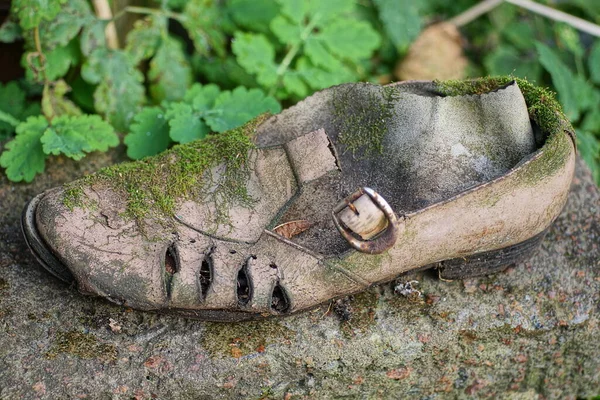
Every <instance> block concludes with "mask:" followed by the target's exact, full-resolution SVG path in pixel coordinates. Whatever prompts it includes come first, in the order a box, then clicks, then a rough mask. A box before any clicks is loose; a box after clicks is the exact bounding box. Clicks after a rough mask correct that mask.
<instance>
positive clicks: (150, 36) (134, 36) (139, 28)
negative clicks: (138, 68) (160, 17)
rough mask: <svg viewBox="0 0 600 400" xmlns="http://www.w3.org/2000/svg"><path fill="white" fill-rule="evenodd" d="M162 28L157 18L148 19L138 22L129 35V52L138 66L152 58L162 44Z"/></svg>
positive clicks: (127, 47) (126, 48)
mask: <svg viewBox="0 0 600 400" xmlns="http://www.w3.org/2000/svg"><path fill="white" fill-rule="evenodd" d="M160 37H161V34H160V28H159V27H158V24H157V21H156V18H153V17H147V18H145V19H142V20H138V21H136V22H135V24H134V25H133V29H132V30H131V31H129V33H128V34H127V45H126V46H125V51H127V52H128V53H129V54H130V55H131V57H132V58H133V60H134V62H135V63H136V64H138V63H139V62H140V61H142V60H147V59H149V58H151V57H152V56H153V55H154V53H156V49H157V48H158V45H159V44H160Z"/></svg>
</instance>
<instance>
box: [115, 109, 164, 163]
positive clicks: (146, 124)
mask: <svg viewBox="0 0 600 400" xmlns="http://www.w3.org/2000/svg"><path fill="white" fill-rule="evenodd" d="M130 131H131V132H130V133H129V134H127V136H125V140H124V142H125V144H126V145H127V155H128V156H129V158H132V159H134V160H139V159H140V158H144V157H147V156H152V155H154V154H158V153H160V152H161V151H164V150H166V149H167V148H168V147H169V145H170V144H171V139H170V138H169V124H168V123H167V119H166V118H165V115H164V111H163V109H162V108H160V107H146V108H143V109H142V111H140V112H139V113H137V114H136V115H135V117H134V118H133V123H132V124H131V128H130Z"/></svg>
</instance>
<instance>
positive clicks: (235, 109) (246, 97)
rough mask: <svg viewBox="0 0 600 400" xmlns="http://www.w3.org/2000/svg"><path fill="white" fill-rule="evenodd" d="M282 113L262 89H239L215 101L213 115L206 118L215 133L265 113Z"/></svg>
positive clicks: (220, 96)
mask: <svg viewBox="0 0 600 400" xmlns="http://www.w3.org/2000/svg"><path fill="white" fill-rule="evenodd" d="M279 111H281V106H280V105H279V103H278V102H277V100H275V99H274V98H272V97H270V96H265V94H264V93H263V91H262V90H260V89H250V90H248V89H246V88H245V87H238V88H236V89H234V90H233V91H231V92H230V91H226V92H222V93H221V94H220V95H219V97H217V99H216V100H215V105H214V108H213V110H211V113H209V114H207V115H206V116H205V120H206V122H207V123H208V125H209V126H210V127H211V128H212V130H213V131H215V132H224V131H226V130H229V129H233V128H236V127H238V126H240V125H242V124H244V123H246V122H248V121H250V120H251V119H252V118H254V117H256V116H258V115H260V114H262V113H265V112H271V113H273V114H275V113H278V112H279Z"/></svg>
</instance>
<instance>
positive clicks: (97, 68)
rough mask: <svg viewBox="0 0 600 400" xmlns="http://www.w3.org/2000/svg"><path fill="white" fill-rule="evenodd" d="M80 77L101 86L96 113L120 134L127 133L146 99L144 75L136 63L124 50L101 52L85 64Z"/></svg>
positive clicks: (99, 87) (97, 97) (103, 50)
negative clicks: (120, 132) (121, 132)
mask: <svg viewBox="0 0 600 400" xmlns="http://www.w3.org/2000/svg"><path fill="white" fill-rule="evenodd" d="M81 76H82V77H83V79H85V80H86V81H87V82H89V83H92V84H98V87H97V88H96V91H95V92H94V105H95V107H96V111H97V112H99V113H101V114H103V115H105V116H106V118H107V119H108V121H109V122H110V123H111V124H112V125H113V126H114V127H115V129H116V130H117V131H126V130H127V127H128V126H129V123H130V122H131V119H132V118H133V115H135V113H136V112H137V110H138V108H139V107H140V106H141V105H142V104H143V103H144V100H145V96H144V86H143V85H142V82H143V81H144V76H143V75H142V74H141V73H140V71H138V70H137V69H136V68H135V64H134V62H133V60H132V59H131V58H130V57H129V56H128V54H127V53H125V52H124V51H123V50H107V49H98V50H96V51H94V52H93V53H92V54H91V55H90V57H89V58H88V59H87V61H86V62H85V63H84V64H83V67H82V70H81Z"/></svg>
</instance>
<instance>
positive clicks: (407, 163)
mask: <svg viewBox="0 0 600 400" xmlns="http://www.w3.org/2000/svg"><path fill="white" fill-rule="evenodd" d="M503 83H505V84H504V85H497V86H496V87H494V88H493V89H494V90H485V91H484V92H483V93H481V94H468V95H446V94H445V93H444V90H443V89H444V88H446V89H448V88H447V87H444V86H443V85H441V84H437V83H431V82H422V83H404V84H398V85H392V86H383V87H382V86H377V85H370V84H346V85H341V86H338V87H334V88H330V89H326V90H323V91H321V92H318V93H316V94H315V95H313V96H311V97H310V98H308V99H306V100H304V101H302V102H301V103H299V104H298V105H296V106H294V107H292V108H290V109H287V110H284V111H283V112H282V113H281V114H279V115H275V116H272V117H271V118H269V119H267V120H266V121H260V123H259V124H258V126H256V125H249V126H250V128H246V133H248V132H249V133H248V135H247V137H250V138H251V140H252V142H253V144H254V146H252V148H244V147H239V146H238V147H239V148H238V147H234V148H232V149H234V150H236V151H231V150H232V149H230V148H227V147H223V148H221V147H220V149H221V150H222V151H223V157H224V160H225V161H224V162H222V163H221V162H218V161H219V160H216V161H215V162H213V163H212V164H207V165H206V168H205V169H204V170H202V171H201V172H202V173H201V176H199V177H194V179H196V180H195V181H194V182H195V185H192V186H190V187H188V190H187V191H185V192H183V193H175V194H174V197H173V198H170V197H168V196H165V193H162V192H161V189H162V190H163V191H165V190H168V189H169V188H170V187H172V186H171V182H173V181H177V180H179V179H185V173H186V171H193V172H196V173H197V172H198V171H199V170H194V169H193V168H192V169H182V170H181V171H183V172H178V173H176V174H174V173H171V172H169V171H171V170H174V169H172V168H171V167H169V165H170V164H173V165H175V164H176V163H181V162H182V161H181V159H180V158H181V157H182V154H186V153H185V152H182V151H174V152H171V153H169V152H167V153H165V154H164V155H161V156H158V157H156V158H154V159H152V158H151V159H146V160H143V161H141V162H137V163H132V164H128V165H130V166H128V167H127V168H126V169H124V170H121V171H127V174H130V175H128V176H135V177H136V178H137V180H136V182H138V183H137V185H139V186H134V183H133V181H127V180H123V179H121V180H118V179H117V181H119V182H120V183H119V184H114V182H113V181H111V179H109V177H114V176H117V175H118V174H119V172H115V171H119V170H118V169H113V170H111V169H109V170H108V172H106V171H105V172H103V173H100V174H98V175H97V177H98V178H94V177H92V178H89V177H88V178H84V179H83V180H82V181H80V182H79V183H76V184H75V186H73V184H71V185H70V186H69V188H71V190H72V188H73V187H76V188H77V196H78V199H77V200H78V201H77V203H76V205H75V206H74V207H73V205H72V204H70V203H69V202H67V201H65V199H70V200H72V199H71V198H70V197H69V196H70V195H71V194H72V191H69V188H67V189H60V188H59V189H55V190H52V191H50V192H48V193H47V194H46V195H45V196H44V197H43V198H42V199H41V201H40V202H39V204H38V205H37V211H36V225H37V230H38V231H39V234H40V236H41V237H42V238H43V240H44V241H45V243H46V244H47V245H48V247H49V248H50V249H51V250H52V252H53V253H54V254H55V255H56V256H57V257H58V258H59V259H60V261H61V262H62V263H64V264H65V265H66V266H67V267H68V268H69V270H70V271H71V272H72V273H73V275H74V277H75V279H76V280H77V282H78V287H79V289H80V290H81V291H83V292H86V293H92V294H96V295H101V296H104V297H107V298H109V299H111V300H112V301H115V302H119V303H124V304H127V305H129V306H132V307H135V308H141V309H171V310H175V311H176V312H180V313H182V314H184V315H189V316H198V317H202V318H208V319H223V318H224V319H227V318H229V317H223V314H222V313H221V311H222V310H226V311H227V312H228V313H229V315H232V317H231V319H244V318H245V317H251V316H255V315H272V314H282V313H289V312H293V311H297V310H301V309H305V308H308V307H311V306H314V305H317V304H319V303H322V302H323V301H326V300H328V299H330V298H333V297H336V296H340V295H344V294H349V293H353V292H356V291H359V290H361V289H363V288H364V287H366V286H368V285H371V284H373V283H375V282H381V281H385V280H390V279H393V278H394V277H395V276H397V275H398V274H400V273H402V272H405V271H408V270H410V269H413V268H417V267H420V266H423V265H427V264H430V263H434V262H437V261H442V260H445V259H449V258H455V257H460V256H464V255H468V254H473V253H478V252H482V251H489V250H494V249H498V248H502V247H506V246H510V245H513V244H516V243H519V242H521V241H523V240H526V239H528V238H529V237H532V236H534V235H536V234H538V233H540V232H541V231H543V230H544V229H546V228H547V227H548V226H549V225H550V224H551V222H552V221H553V220H554V218H556V216H558V214H559V213H560V210H561V209H562V207H563V205H564V202H565V201H566V195H567V192H568V187H569V184H570V181H571V177H572V174H573V168H574V151H575V150H574V144H573V141H572V137H571V136H569V133H570V128H569V125H568V122H566V120H564V117H562V116H561V114H560V112H559V111H554V110H552V109H551V108H550V107H548V109H547V110H546V109H542V110H541V111H546V112H545V113H544V114H543V116H544V117H547V118H550V119H551V121H553V124H550V125H544V126H542V125H543V123H547V121H541V120H540V115H541V111H540V108H539V104H538V103H535V104H534V102H535V99H534V98H533V100H532V97H531V94H530V92H527V93H526V96H523V94H522V92H521V90H520V88H519V86H518V85H517V83H515V82H511V81H508V80H505V81H503ZM528 88H529V87H528ZM448 90H449V89H448ZM529 90H531V89H529ZM536 106H537V108H536ZM550 111H551V112H553V113H554V114H555V115H554V114H552V115H550V114H549V112H550ZM536 113H537V115H536ZM549 115H550V116H549ZM549 127H550V128H549ZM544 129H546V131H544ZM548 129H552V130H553V132H548V131H547V130H548ZM209 140H211V139H209ZM215 140H216V139H215ZM183 146H186V145H183ZM240 158H242V159H243V163H239V162H238V161H239V159H240ZM232 160H233V161H232ZM186 162H187V163H190V162H191V161H186ZM184 164H185V162H184ZM149 165H151V166H152V169H151V171H152V173H151V174H148V173H147V171H148V168H150V167H149ZM157 165H158V166H157ZM165 165H166V167H163V166H165ZM170 168H171V169H170ZM111 171H112V172H111ZM164 171H167V172H164ZM175 171H179V170H175ZM169 173H170V174H171V175H168V174H169ZM188 173H189V172H188ZM145 174H146V175H145ZM161 174H163V175H164V176H163V175H161ZM158 175H160V176H161V177H162V178H161V179H162V180H157V178H156V176H158ZM157 182H159V183H161V184H162V185H163V187H162V188H161V187H160V186H161V184H157ZM363 187H369V188H372V189H374V190H375V191H376V193H377V196H378V197H381V198H382V199H384V200H385V202H386V204H387V205H389V207H390V208H391V209H392V210H393V211H394V213H395V215H394V216H397V217H398V220H397V221H396V220H395V218H394V222H393V223H392V222H390V221H391V220H390V218H389V217H390V215H389V214H388V215H387V216H386V214H385V212H382V211H381V210H382V207H381V206H377V204H376V203H374V202H373V201H372V199H373V198H372V197H369V196H366V195H364V193H363V192H361V193H360V194H363V195H362V196H360V194H359V196H355V197H354V198H353V199H354V200H352V201H350V202H349V203H348V204H344V203H343V199H345V198H347V197H348V196H349V195H352V194H353V193H355V192H356V190H357V189H359V188H363ZM140 193H141V194H143V195H144V196H143V197H141V198H142V199H143V201H144V202H145V203H147V204H146V206H147V207H148V212H145V213H144V214H142V215H137V216H136V217H132V216H131V215H130V214H129V215H128V213H127V210H128V209H130V208H131V204H132V199H133V200H136V196H137V195H140ZM167 194H168V193H167ZM341 201H342V203H340V202H341ZM163 203H167V204H169V206H170V207H171V210H172V211H170V212H165V211H164V207H163V208H162V209H161V208H160V207H158V206H157V205H160V204H163ZM136 204H137V203H136ZM340 204H342V206H341V207H339V205H340ZM373 204H375V206H373ZM137 205H138V206H139V204H137ZM336 207H338V208H336ZM334 210H337V213H336V212H334V215H337V216H338V217H339V218H341V226H343V228H342V229H345V230H348V231H349V235H350V236H352V237H355V238H356V240H357V241H360V242H361V243H363V242H364V243H367V244H368V243H369V242H372V241H377V240H379V238H380V237H381V236H383V232H385V231H386V230H390V229H392V228H393V229H395V230H396V231H395V233H396V236H395V237H394V241H395V243H392V244H393V246H392V247H391V248H390V249H387V250H386V251H383V252H381V253H382V254H378V255H372V254H366V253H362V252H360V251H355V250H353V249H352V246H351V245H350V244H349V243H348V241H347V240H346V239H345V238H344V237H343V235H340V232H339V231H338V229H336V225H335V221H334V220H333V219H332V212H333V211H334ZM289 222H292V223H296V224H297V225H302V226H303V228H302V229H305V228H306V227H308V229H306V230H304V231H303V232H302V233H300V234H297V235H294V236H291V237H288V238H286V237H283V236H282V235H281V234H280V233H278V232H279V231H277V229H275V228H276V227H277V226H279V225H281V224H284V223H289ZM352 228H354V229H355V231H353V230H352ZM363 229H364V231H359V230H363ZM234 316H235V317H234Z"/></svg>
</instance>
